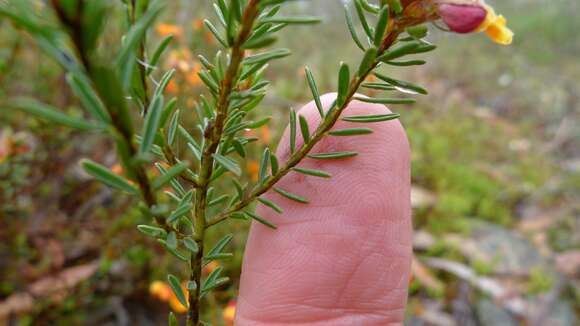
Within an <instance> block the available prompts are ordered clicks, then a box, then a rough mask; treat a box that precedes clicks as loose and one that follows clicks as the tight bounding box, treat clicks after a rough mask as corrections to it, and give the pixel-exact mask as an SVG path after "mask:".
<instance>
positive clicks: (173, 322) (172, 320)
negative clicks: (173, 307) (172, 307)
mask: <svg viewBox="0 0 580 326" xmlns="http://www.w3.org/2000/svg"><path fill="white" fill-rule="evenodd" d="M167 324H168V325H169V326H179V322H178V321H177V317H175V314H174V313H173V312H172V311H171V312H169V316H168V317H167Z"/></svg>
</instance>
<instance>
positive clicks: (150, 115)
mask: <svg viewBox="0 0 580 326" xmlns="http://www.w3.org/2000/svg"><path fill="white" fill-rule="evenodd" d="M162 108H163V96H161V95H160V96H155V97H154V98H153V100H152V101H151V105H149V109H148V110H147V114H146V115H145V122H144V123H143V133H142V135H143V139H142V140H141V144H140V146H139V153H141V154H146V153H148V152H149V151H150V150H151V147H152V146H153V141H154V140H155V134H156V133H157V130H158V129H159V122H160V121H161V111H162Z"/></svg>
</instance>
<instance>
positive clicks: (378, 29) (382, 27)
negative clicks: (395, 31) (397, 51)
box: [374, 6, 389, 47]
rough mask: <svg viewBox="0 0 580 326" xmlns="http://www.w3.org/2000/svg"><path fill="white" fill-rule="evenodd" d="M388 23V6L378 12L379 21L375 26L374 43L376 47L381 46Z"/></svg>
mask: <svg viewBox="0 0 580 326" xmlns="http://www.w3.org/2000/svg"><path fill="white" fill-rule="evenodd" d="M388 22H389V6H383V8H382V9H381V11H380V12H379V20H378V22H377V25H376V26H375V37H374V43H375V46H376V47H379V46H381V43H382V42H383V37H384V36H385V32H386V31H387V24H388Z"/></svg>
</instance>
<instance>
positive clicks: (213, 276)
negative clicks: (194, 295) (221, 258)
mask: <svg viewBox="0 0 580 326" xmlns="http://www.w3.org/2000/svg"><path fill="white" fill-rule="evenodd" d="M222 271H223V268H222V267H221V266H220V267H218V268H216V269H214V270H213V272H211V273H210V274H209V276H208V277H207V278H206V280H205V282H203V285H202V287H201V295H202V296H203V295H205V294H206V293H207V292H208V291H211V290H212V289H215V288H217V287H219V286H221V285H223V284H225V283H227V282H228V281H229V278H228V277H220V275H221V273H222Z"/></svg>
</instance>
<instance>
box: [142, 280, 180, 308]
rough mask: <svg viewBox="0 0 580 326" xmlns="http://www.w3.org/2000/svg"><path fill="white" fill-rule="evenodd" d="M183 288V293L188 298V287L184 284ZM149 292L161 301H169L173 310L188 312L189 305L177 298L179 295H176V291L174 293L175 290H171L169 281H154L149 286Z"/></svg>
mask: <svg viewBox="0 0 580 326" xmlns="http://www.w3.org/2000/svg"><path fill="white" fill-rule="evenodd" d="M181 289H182V290H183V293H185V297H186V298H187V297H188V296H187V289H186V288H185V286H183V285H182V286H181ZM149 293H150V294H151V296H153V297H154V298H156V299H158V300H160V301H163V302H168V303H169V306H170V307H171V309H172V310H173V311H175V312H177V313H180V314H182V313H185V312H187V307H185V306H184V305H182V304H181V302H180V301H179V299H177V296H176V295H175V293H173V290H171V287H170V286H169V285H168V284H167V283H165V282H162V281H154V282H153V283H151V285H150V286H149Z"/></svg>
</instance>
